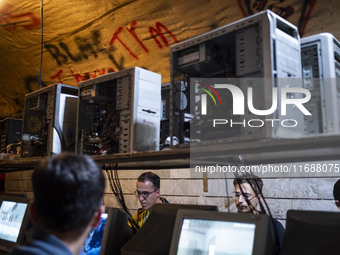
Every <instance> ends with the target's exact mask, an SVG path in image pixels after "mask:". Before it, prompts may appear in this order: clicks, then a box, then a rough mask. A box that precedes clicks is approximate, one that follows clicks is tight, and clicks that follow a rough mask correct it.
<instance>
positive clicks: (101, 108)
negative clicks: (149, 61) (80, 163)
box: [76, 67, 161, 155]
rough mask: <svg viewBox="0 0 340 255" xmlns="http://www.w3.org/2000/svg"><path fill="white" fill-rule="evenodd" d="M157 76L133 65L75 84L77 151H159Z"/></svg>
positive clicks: (158, 83) (91, 152)
mask: <svg viewBox="0 0 340 255" xmlns="http://www.w3.org/2000/svg"><path fill="white" fill-rule="evenodd" d="M160 118H161V75H160V74H157V73H154V72H151V71H148V70H145V69H142V68H139V67H133V68H129V69H125V70H121V71H118V72H115V73H109V74H105V75H102V76H99V77H97V78H94V79H91V80H87V81H84V82H81V83H80V84H79V108H78V118H77V119H78V121H77V149H76V150H77V153H79V154H82V153H84V154H89V155H106V154H114V153H127V152H136V151H156V150H159V136H160Z"/></svg>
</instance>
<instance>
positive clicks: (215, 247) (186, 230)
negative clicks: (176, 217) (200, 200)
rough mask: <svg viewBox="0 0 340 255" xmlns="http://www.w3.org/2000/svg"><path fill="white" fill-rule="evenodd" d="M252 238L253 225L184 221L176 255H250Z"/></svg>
mask: <svg viewBox="0 0 340 255" xmlns="http://www.w3.org/2000/svg"><path fill="white" fill-rule="evenodd" d="M254 238H255V224H249V223H239V222H226V221H222V222H220V221H217V220H198V219H184V220H183V223H182V228H181V233H180V237H179V242H178V247H177V254H181V255H182V254H183V255H185V254H239V255H247V254H249V255H251V254H253V246H254ZM239 240H242V245H240V243H239Z"/></svg>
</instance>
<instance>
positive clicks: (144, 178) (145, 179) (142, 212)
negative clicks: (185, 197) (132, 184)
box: [130, 172, 169, 228]
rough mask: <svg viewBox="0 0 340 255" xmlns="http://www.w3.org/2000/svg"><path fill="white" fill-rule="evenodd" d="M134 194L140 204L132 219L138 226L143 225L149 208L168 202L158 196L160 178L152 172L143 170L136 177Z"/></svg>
mask: <svg viewBox="0 0 340 255" xmlns="http://www.w3.org/2000/svg"><path fill="white" fill-rule="evenodd" d="M134 194H135V195H136V197H137V198H138V199H139V202H140V204H141V206H142V208H139V209H138V211H137V212H136V214H135V215H134V216H133V220H134V221H135V223H136V224H137V225H138V227H139V228H140V227H142V226H143V224H144V222H145V221H146V220H147V218H148V217H149V209H150V208H152V207H153V206H154V205H155V204H157V203H169V202H168V201H167V200H166V199H165V198H163V197H161V196H160V178H159V176H158V175H157V174H154V173H152V172H145V173H143V174H141V175H140V176H139V177H138V179H137V182H136V191H135V193H134ZM130 225H131V224H130Z"/></svg>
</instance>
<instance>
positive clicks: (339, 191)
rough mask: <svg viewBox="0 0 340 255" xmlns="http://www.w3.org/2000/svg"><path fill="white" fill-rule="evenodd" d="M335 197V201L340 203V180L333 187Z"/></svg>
mask: <svg viewBox="0 0 340 255" xmlns="http://www.w3.org/2000/svg"><path fill="white" fill-rule="evenodd" d="M333 196H334V199H335V200H339V201H340V179H339V180H337V182H336V183H335V184H334V187H333Z"/></svg>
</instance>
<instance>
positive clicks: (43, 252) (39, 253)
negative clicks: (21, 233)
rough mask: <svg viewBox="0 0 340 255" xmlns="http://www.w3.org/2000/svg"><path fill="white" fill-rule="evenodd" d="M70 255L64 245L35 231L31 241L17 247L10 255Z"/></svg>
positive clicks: (51, 236)
mask: <svg viewBox="0 0 340 255" xmlns="http://www.w3.org/2000/svg"><path fill="white" fill-rule="evenodd" d="M21 254H26V255H31V254H32V255H33V254H34V255H52V254H58V255H72V253H71V251H70V250H69V249H68V248H67V247H66V245H64V243H63V242H62V241H61V240H59V239H58V238H57V237H55V236H53V235H49V234H46V233H43V232H41V231H38V230H35V232H34V233H33V240H32V241H31V242H29V243H28V244H26V245H23V246H19V247H18V248H16V249H15V250H13V252H12V253H11V255H21Z"/></svg>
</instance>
